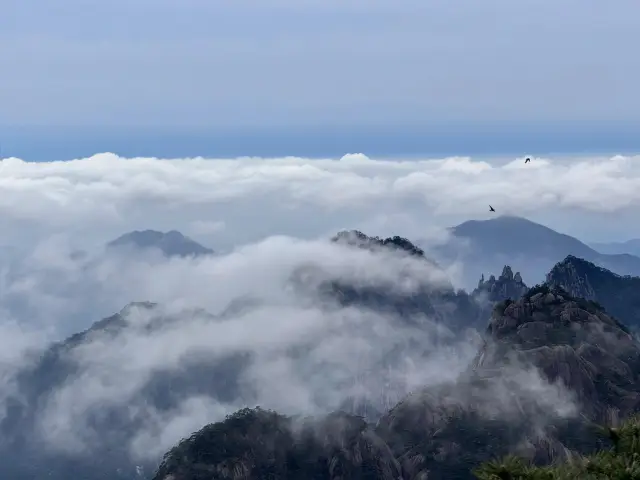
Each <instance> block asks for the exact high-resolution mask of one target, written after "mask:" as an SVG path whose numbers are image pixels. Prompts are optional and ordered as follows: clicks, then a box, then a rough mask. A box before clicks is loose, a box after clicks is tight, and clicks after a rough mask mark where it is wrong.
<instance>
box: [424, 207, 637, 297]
mask: <svg viewBox="0 0 640 480" xmlns="http://www.w3.org/2000/svg"><path fill="white" fill-rule="evenodd" d="M450 233H451V238H450V239H449V240H448V241H447V242H446V243H445V244H444V245H442V246H440V247H438V248H437V249H435V252H436V254H437V258H436V259H437V260H438V261H439V262H440V263H442V264H443V265H447V264H450V263H452V262H454V261H458V262H460V263H461V264H463V265H464V275H463V283H464V285H465V286H466V287H467V288H471V287H472V286H473V285H474V284H475V283H476V282H477V278H478V277H479V276H480V275H481V274H485V273H488V272H495V271H499V270H500V269H501V268H502V266H503V265H505V264H508V265H511V266H512V267H513V268H514V269H516V270H519V271H520V272H522V275H523V276H524V277H525V278H526V279H528V281H529V282H530V283H531V284H536V283H540V282H543V281H544V278H545V275H546V273H547V272H548V271H549V270H550V269H551V268H552V267H553V265H555V264H556V263H557V262H559V261H560V260H562V259H564V258H565V257H566V256H568V255H573V256H576V257H578V258H582V259H585V260H587V261H590V262H592V263H594V264H596V265H599V266H601V267H604V268H606V269H608V270H611V271H612V272H615V273H617V274H619V275H634V276H640V257H636V256H634V255H630V254H628V253H614V254H607V253H600V252H598V251H596V250H594V249H593V248H591V247H589V246H588V245H586V244H585V243H583V242H581V241H580V240H578V239H576V238H574V237H571V236H569V235H566V234H562V233H559V232H556V231H555V230H553V229H551V228H548V227H545V226H544V225H541V224H539V223H535V222H532V221H530V220H527V219H525V218H521V217H514V216H500V217H497V218H493V219H490V220H469V221H467V222H464V223H461V224H460V225H457V226H455V227H452V228H451V229H450Z"/></svg>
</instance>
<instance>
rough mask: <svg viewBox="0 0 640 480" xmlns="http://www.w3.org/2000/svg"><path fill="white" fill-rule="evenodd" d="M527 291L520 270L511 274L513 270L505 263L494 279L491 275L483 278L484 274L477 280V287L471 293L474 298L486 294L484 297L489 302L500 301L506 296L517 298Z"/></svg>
mask: <svg viewBox="0 0 640 480" xmlns="http://www.w3.org/2000/svg"><path fill="white" fill-rule="evenodd" d="M526 291H527V286H526V285H525V283H524V282H523V281H522V276H521V275H520V272H516V274H515V275H514V274H513V270H511V267H510V266H509V265H505V266H504V268H503V269H502V274H501V275H500V276H499V277H498V278H497V279H496V277H495V276H493V275H491V276H490V277H489V280H485V279H484V275H482V277H481V278H480V281H479V282H478V287H477V288H476V289H475V290H474V291H473V293H472V295H473V296H474V297H476V298H478V297H481V296H483V295H486V299H487V300H488V301H490V302H501V301H503V300H507V299H508V298H510V299H512V300H517V299H519V298H520V297H521V296H522V295H523V294H524V293H525V292H526Z"/></svg>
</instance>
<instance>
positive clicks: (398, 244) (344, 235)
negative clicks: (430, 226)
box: [331, 230, 424, 257]
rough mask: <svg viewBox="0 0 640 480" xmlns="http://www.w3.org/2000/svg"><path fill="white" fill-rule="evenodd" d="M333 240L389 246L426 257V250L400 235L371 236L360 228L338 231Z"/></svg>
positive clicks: (361, 245)
mask: <svg viewBox="0 0 640 480" xmlns="http://www.w3.org/2000/svg"><path fill="white" fill-rule="evenodd" d="M331 241H333V242H336V243H342V244H346V245H351V246H355V247H360V248H372V247H387V248H391V249H394V250H402V251H404V252H406V253H408V254H410V255H415V256H418V257H424V250H422V249H421V248H420V247H418V246H416V245H414V244H413V243H411V241H409V240H408V239H406V238H404V237H400V236H398V235H395V236H393V237H387V238H380V237H370V236H368V235H366V234H364V233H362V232H361V231H359V230H343V231H341V232H338V233H337V234H336V236H334V237H333V238H332V239H331Z"/></svg>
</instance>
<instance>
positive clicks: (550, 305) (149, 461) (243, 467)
mask: <svg viewBox="0 0 640 480" xmlns="http://www.w3.org/2000/svg"><path fill="white" fill-rule="evenodd" d="M266 252H271V254H270V255H267V256H265V253H266ZM285 252H286V255H284V256H283V254H284V253H285ZM114 258H115V260H111V259H110V257H109V255H106V256H101V257H96V258H89V259H88V260H83V261H81V262H80V264H79V265H80V266H81V267H80V270H79V272H84V273H83V274H86V273H87V272H91V271H104V269H105V268H107V266H108V265H110V263H109V262H112V261H116V263H115V264H114V265H113V266H111V267H108V268H110V269H111V268H114V267H115V266H117V271H118V274H119V276H120V277H121V278H126V277H127V275H128V274H127V273H126V268H127V266H128V267H129V268H132V267H131V266H132V265H134V266H135V262H136V259H135V258H136V257H135V255H134V256H133V257H132V256H127V257H126V260H125V261H124V262H123V261H122V260H121V257H120V255H117V256H116V257H114ZM175 258H178V259H180V260H179V261H180V262H187V263H186V264H185V268H187V270H183V271H182V274H181V275H183V278H186V277H184V275H185V272H187V271H189V272H191V273H190V275H198V269H199V268H205V266H206V269H205V270H203V272H215V271H219V276H217V277H213V278H219V279H220V280H224V279H225V278H230V276H231V278H232V277H233V275H234V274H233V273H232V272H233V271H234V270H228V269H226V267H224V265H228V266H231V267H232V269H237V268H239V266H240V265H242V264H245V265H246V268H248V271H251V272H252V273H253V274H256V273H258V272H263V273H261V274H262V275H264V274H265V273H267V272H270V273H268V275H269V276H270V278H271V279H272V280H271V281H270V282H268V284H269V285H270V286H271V287H272V288H270V289H268V290H264V289H263V288H264V287H262V286H261V287H260V288H258V289H253V290H251V289H249V290H247V289H246V287H247V285H246V284H245V285H241V284H237V287H240V286H242V287H243V288H241V289H238V288H235V289H233V290H231V291H230V292H229V293H230V295H228V296H227V297H226V298H227V300H226V301H225V302H223V303H216V304H215V305H216V306H214V304H211V305H207V304H206V302H203V303H202V305H203V307H204V308H191V307H188V308H187V307H185V306H184V305H182V304H181V303H183V302H178V303H174V304H166V305H163V303H164V302H156V301H140V302H135V303H131V304H129V305H128V306H127V307H126V308H124V309H122V310H121V311H120V312H119V313H117V314H115V315H111V316H109V317H106V318H105V319H103V320H101V321H98V322H96V323H94V324H93V325H92V326H91V327H90V328H88V329H87V330H85V331H82V332H79V333H77V334H75V335H72V336H70V337H69V338H67V339H65V340H63V341H61V342H58V343H55V344H53V345H49V346H46V345H45V346H43V347H38V346H37V345H34V346H32V347H29V348H28V349H27V350H25V351H24V354H23V355H22V356H21V357H20V362H19V363H17V364H15V363H14V364H15V365H16V367H17V369H10V370H7V371H6V373H5V378H7V379H8V380H9V381H8V383H7V387H5V390H4V391H3V396H2V397H1V398H2V405H3V411H4V412H5V413H4V414H3V416H2V417H1V418H0V432H1V433H2V435H1V438H2V441H0V457H2V458H12V459H14V461H13V462H8V463H5V462H2V463H0V473H1V474H2V475H5V476H7V477H8V478H17V479H20V480H22V479H31V478H34V479H35V478H39V476H41V475H43V472H47V475H48V478H54V479H58V478H59V479H60V480H62V479H63V478H67V477H66V476H67V475H69V472H73V474H74V475H77V476H78V477H79V478H86V479H87V480H93V479H94V478H95V479H99V478H100V479H101V478H123V479H134V478H135V479H140V478H151V477H152V475H153V472H154V471H156V468H157V465H158V462H159V461H160V459H161V457H162V455H163V453H165V452H167V451H170V452H171V453H169V455H168V456H167V457H166V458H165V461H164V462H163V463H162V466H161V467H160V469H159V470H157V473H156V476H155V478H158V479H162V480H165V479H167V478H184V479H185V480H187V479H190V478H200V477H198V475H205V476H204V477H202V478H207V477H206V475H207V473H205V472H211V471H212V469H213V470H215V471H244V472H245V473H246V475H248V477H247V478H264V477H263V476H264V475H266V474H267V473H266V472H272V473H273V474H275V475H277V476H278V475H279V477H278V478H292V475H293V476H294V477H295V475H303V474H304V475H319V476H320V477H321V478H325V477H327V478H328V477H329V476H331V475H334V474H336V472H338V471H341V472H343V474H344V475H346V476H347V478H392V477H393V475H396V476H397V475H401V476H402V478H405V477H406V478H416V475H420V474H421V473H420V472H422V473H426V472H429V475H430V478H442V479H445V478H451V475H453V476H457V478H471V477H470V476H469V475H470V474H469V472H470V470H471V469H472V468H473V467H474V466H476V464H478V463H479V462H482V461H485V460H487V459H490V458H492V456H495V455H501V454H504V453H508V452H511V451H512V449H513V447H514V446H515V447H516V451H517V452H518V453H523V452H524V453H525V454H526V455H529V456H530V457H531V458H534V459H536V461H540V462H548V461H551V460H552V459H555V458H564V456H563V455H565V454H563V453H562V452H564V451H565V448H569V449H575V450H577V451H584V452H587V451H591V450H592V449H594V448H597V447H598V446H601V445H602V444H603V443H602V442H604V440H602V442H601V441H600V440H597V441H591V440H589V441H587V440H580V438H578V433H579V432H582V433H584V434H585V435H586V433H585V432H587V433H589V432H591V430H589V429H590V428H591V427H590V426H589V424H588V423H584V418H585V417H586V418H588V419H589V421H593V422H601V421H604V420H606V419H608V418H609V417H610V416H611V415H614V416H616V418H617V417H618V416H619V417H623V416H625V415H627V414H628V413H629V412H631V411H633V410H634V409H635V405H636V403H635V402H636V400H634V398H636V396H640V386H638V380H637V379H636V377H635V373H633V372H635V371H637V370H638V368H640V363H638V365H636V363H634V362H636V361H637V359H636V357H637V356H638V352H640V347H639V346H638V345H637V343H636V340H635V338H634V337H632V336H630V334H629V330H628V329H627V327H625V326H624V325H622V324H621V323H620V322H619V321H618V320H616V319H614V318H612V317H610V316H609V314H608V312H609V310H608V307H605V308H607V310H606V311H604V310H603V309H602V307H601V306H599V304H598V303H590V302H591V300H597V302H600V303H602V304H603V305H611V306H612V308H616V305H618V304H621V305H626V303H624V302H631V301H632V299H631V292H633V289H634V286H635V283H636V280H637V279H631V278H626V277H619V276H617V275H615V274H613V273H612V272H609V271H606V270H603V269H602V268H600V267H597V266H595V265H594V264H591V263H588V262H585V261H583V260H580V259H577V258H575V257H568V258H567V259H565V260H564V261H563V262H560V263H558V264H557V265H556V266H555V268H554V269H553V270H552V271H550V272H548V276H547V281H548V283H549V286H543V287H535V288H533V289H529V288H528V287H527V285H526V284H525V283H524V280H523V278H522V275H521V274H520V272H515V273H514V272H513V270H512V268H511V266H509V265H503V266H502V268H501V269H500V270H499V271H500V272H501V274H500V275H498V276H497V277H496V276H494V275H490V276H489V278H488V279H485V278H481V279H480V281H478V282H477V286H476V288H475V289H474V290H473V291H471V292H469V293H467V292H465V291H463V290H456V289H455V288H454V287H453V285H452V282H451V280H450V278H449V275H448V272H447V271H446V270H444V269H443V268H442V267H441V266H440V265H439V264H438V263H436V262H435V261H433V260H432V259H431V258H430V255H429V254H428V253H426V252H425V251H424V250H423V249H421V248H419V247H417V246H416V245H415V244H414V243H412V242H411V241H410V240H408V239H406V238H403V237H400V236H393V237H387V238H384V237H371V236H368V235H366V234H364V233H362V232H360V231H342V232H339V233H338V234H337V235H335V236H334V237H332V238H331V239H330V241H327V240H324V241H321V242H316V243H313V242H311V243H310V242H300V241H292V240H290V239H279V240H272V241H271V242H270V243H269V242H267V243H265V244H261V245H259V246H256V247H253V249H249V250H247V251H245V252H242V253H241V252H237V253H235V254H232V256H231V257H225V256H222V257H220V256H211V255H204V256H202V257H197V256H196V257H194V256H190V257H181V256H178V257H175ZM183 258H184V259H183ZM267 258H269V259H270V262H269V263H267V264H264V266H262V267H260V263H259V262H263V261H264V259H267ZM241 259H242V260H241ZM259 259H260V260H259ZM141 261H142V262H144V263H141V264H140V265H143V264H144V265H147V267H145V268H150V269H151V270H149V271H150V272H154V271H156V270H155V269H157V268H158V266H159V265H162V264H161V263H151V264H149V263H148V262H147V261H146V260H144V259H141ZM164 261H165V262H173V260H171V258H170V257H167V258H166V260H164ZM105 262H106V263H105ZM132 262H134V263H132ZM155 262H157V261H155ZM194 262H195V263H194ZM203 262H205V263H203ZM229 262H231V263H229ZM238 262H242V263H238ZM75 264H76V263H74V265H75ZM170 264H171V263H167V264H166V265H167V267H169V265H170ZM268 265H271V266H270V267H268ZM276 266H278V269H279V270H275V267H276ZM123 268H124V269H123ZM135 268H136V269H139V268H140V267H139V266H135ZM243 268H244V267H243ZM276 272H277V274H276ZM596 274H597V275H596ZM207 275H210V273H208V274H207ZM203 278H204V277H203ZM616 279H617V280H616ZM134 280H135V282H136V283H137V282H138V277H134ZM211 281H212V279H210V280H209V282H211ZM615 281H618V282H623V284H621V285H627V284H628V285H629V287H628V291H629V293H626V294H624V295H623V296H622V297H620V296H615V295H616V292H618V291H621V292H622V291H627V290H624V289H622V288H620V287H615V286H614V287H611V286H610V284H611V282H615ZM624 282H627V283H624ZM134 284H135V283H132V284H131V285H134ZM211 284H212V285H219V286H221V285H222V284H220V283H218V282H216V281H213V283H211ZM176 285H178V284H176ZM194 285H195V284H194ZM256 285H258V284H256ZM259 285H264V283H263V280H262V279H261V281H260V283H259ZM616 285H617V284H616ZM230 286H231V285H230ZM186 287H187V288H189V286H188V285H186ZM186 291H187V290H185V292H186ZM206 291H207V290H206V289H205V290H204V292H206ZM141 292H143V291H142V290H140V291H139V293H141ZM596 292H597V293H596ZM597 295H599V296H597ZM579 296H582V297H586V299H584V300H582V299H580V298H578V297H579ZM202 298H203V299H204V298H206V297H202ZM634 298H635V297H634ZM620 299H622V303H620ZM617 311H619V312H620V314H621V315H622V316H624V315H626V314H625V312H626V310H625V311H622V310H617ZM633 318H635V317H633V316H629V315H626V316H625V319H627V320H628V319H633ZM292 322H293V323H292ZM294 325H295V327H294ZM487 325H488V327H487ZM603 342H608V343H607V344H605V343H603ZM613 344H615V345H616V348H615V349H613V350H611V349H609V348H607V347H606V345H613ZM610 350H611V351H613V355H614V357H612V356H611V355H612V354H611V353H610ZM590 382H591V383H590ZM9 386H10V388H9ZM506 392H508V394H507V393H506ZM283 394H284V395H283ZM256 405H260V406H262V407H263V408H265V409H266V410H261V409H258V410H253V409H250V410H242V409H243V408H246V407H255V406H256ZM233 412H239V413H237V414H235V415H232V414H233ZM276 412H277V413H276ZM331 412H334V413H331ZM227 415H232V416H231V417H229V419H228V420H224V418H225V416H227ZM327 415H329V416H328V417H327ZM534 419H535V421H534ZM216 420H217V421H223V423H215V421H216ZM212 421H213V422H214V423H213V424H212V426H210V427H206V428H205V429H204V430H202V431H201V432H199V433H197V434H195V435H194V436H192V437H191V438H190V440H185V441H184V442H182V443H181V444H180V445H179V446H178V447H176V448H177V450H171V447H172V446H174V445H176V444H177V442H178V441H179V440H180V438H183V437H187V436H188V435H189V434H190V433H191V432H195V431H198V430H199V429H200V428H201V427H203V426H204V425H206V424H208V423H211V422H212ZM242 425H244V426H242ZM276 425H279V426H278V427H276ZM216 432H218V433H216ZM225 432H226V433H225ZM243 432H244V433H243ZM320 432H324V433H320ZM219 435H223V437H219ZM265 435H266V436H265ZM589 435H590V434H589ZM589 435H586V437H585V438H587V437H588V438H591V437H590V436H589ZM598 438H600V437H598ZM220 442H223V443H220ZM224 442H227V443H226V445H227V446H225V447H222V446H220V445H223V444H224ZM256 442H257V443H256ZM342 442H347V443H346V444H347V445H348V447H346V448H347V449H346V450H344V449H341V448H342V447H341V448H338V447H337V445H340V444H343V443H342ZM216 445H217V446H216ZM268 445H271V447H268ZM265 448H270V449H271V450H264V449H265ZM221 449H222V450H221ZM205 451H211V454H206V455H205V456H204V457H200V456H199V455H201V454H203V452H205ZM230 451H236V452H237V453H236V454H233V455H231V454H230V453H224V452H230ZM363 451H367V452H370V453H367V454H366V455H365V456H366V458H367V459H366V460H363V463H358V462H359V461H355V460H354V459H355V458H357V457H358V455H360V453H358V452H363ZM199 452H200V453H199ZM214 452H219V453H215V454H214ZM216 455H217V456H216ZM230 455H231V456H230ZM274 455H275V458H277V459H279V460H277V461H276V462H275V463H272V460H270V459H273V458H274ZM367 455H368V456H367ZM97 458H99V459H100V460H99V462H98V461H96V459H97ZM238 458H240V460H238ZM216 459H217V460H216ZM265 462H266V463H265ZM354 462H355V463H354ZM337 465H339V466H337ZM221 469H222V470H221ZM265 469H266V470H265ZM336 469H337V470H336ZM197 471H200V472H201V473H200V474H199V473H197ZM331 472H333V473H331ZM394 472H395V473H394ZM171 475H174V477H171ZM368 475H369V476H370V477H368ZM389 475H391V476H392V477H389ZM465 475H466V476H465ZM393 478H395V477H393Z"/></svg>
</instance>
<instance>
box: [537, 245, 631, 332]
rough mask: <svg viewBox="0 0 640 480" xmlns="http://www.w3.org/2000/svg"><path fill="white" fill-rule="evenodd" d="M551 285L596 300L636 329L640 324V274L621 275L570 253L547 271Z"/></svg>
mask: <svg viewBox="0 0 640 480" xmlns="http://www.w3.org/2000/svg"><path fill="white" fill-rule="evenodd" d="M546 283H547V285H549V286H550V287H552V288H553V287H560V288H562V289H564V290H566V291H567V292H568V293H569V294H570V295H572V296H574V297H578V298H585V299H587V300H593V301H595V302H597V303H599V304H600V305H602V306H603V307H604V308H605V309H606V311H607V312H608V313H609V314H611V315H613V316H614V317H616V318H617V319H618V320H620V321H622V322H623V323H625V324H626V325H627V326H629V327H630V328H632V329H634V330H636V329H638V328H640V278H639V277H629V276H620V275H616V274H615V273H613V272H611V271H609V270H606V269H604V268H601V267H598V266H597V265H595V264H593V263H591V262H588V261H586V260H583V259H581V258H577V257H574V256H572V255H569V256H568V257H567V258H565V259H564V260H563V261H562V262H559V263H557V264H556V265H555V266H554V267H553V269H551V271H550V272H549V273H548V274H547V278H546Z"/></svg>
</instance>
